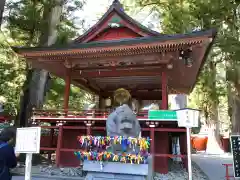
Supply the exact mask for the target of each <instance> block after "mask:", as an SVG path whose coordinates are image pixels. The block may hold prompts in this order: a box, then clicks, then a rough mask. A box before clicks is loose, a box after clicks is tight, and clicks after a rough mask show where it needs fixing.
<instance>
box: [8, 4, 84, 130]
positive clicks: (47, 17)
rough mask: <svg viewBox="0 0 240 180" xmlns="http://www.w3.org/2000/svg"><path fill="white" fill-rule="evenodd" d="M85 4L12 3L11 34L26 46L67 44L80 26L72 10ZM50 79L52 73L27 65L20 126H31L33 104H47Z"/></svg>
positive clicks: (9, 21)
mask: <svg viewBox="0 0 240 180" xmlns="http://www.w3.org/2000/svg"><path fill="white" fill-rule="evenodd" d="M19 4H21V5H19ZM82 5H83V3H82V2H80V1H73V2H71V3H68V2H67V1H65V0H51V1H49V0H48V1H46V0H40V1H30V0H19V1H18V2H10V3H9V4H8V6H7V7H8V10H9V14H8V17H7V19H8V28H9V30H10V32H11V36H12V37H13V38H14V37H17V38H16V39H18V42H19V43H20V44H23V45H28V46H36V45H41V46H49V45H51V44H54V43H66V41H67V40H68V39H69V38H71V37H73V36H74V35H75V33H74V31H73V30H72V29H76V28H75V26H74V25H73V23H72V22H71V21H72V19H73V18H74V17H71V13H72V12H73V11H76V10H77V9H79V8H82ZM62 10H63V12H62ZM71 18H72V19H71ZM59 32H60V33H59ZM49 80H50V77H49V73H48V72H46V71H44V70H39V69H31V67H30V66H29V65H27V78H26V81H25V83H24V86H23V94H22V97H21V106H20V113H19V116H18V117H19V119H20V126H26V125H27V123H28V119H29V117H30V115H31V110H32V107H36V108H41V107H42V106H43V104H44V99H45V95H46V91H47V89H48V82H49Z"/></svg>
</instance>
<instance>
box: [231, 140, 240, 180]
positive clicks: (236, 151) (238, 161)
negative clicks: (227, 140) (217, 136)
mask: <svg viewBox="0 0 240 180" xmlns="http://www.w3.org/2000/svg"><path fill="white" fill-rule="evenodd" d="M231 147H232V154H233V172H234V177H235V178H240V135H232V136H231Z"/></svg>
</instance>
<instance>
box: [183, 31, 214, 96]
mask: <svg viewBox="0 0 240 180" xmlns="http://www.w3.org/2000/svg"><path fill="white" fill-rule="evenodd" d="M216 36H217V29H212V41H211V42H210V43H209V44H208V46H207V49H206V51H205V53H204V56H203V58H202V59H201V64H200V67H199V69H198V72H197V75H196V79H195V82H194V83H193V84H192V86H191V87H190V88H189V91H188V93H186V94H190V93H191V92H192V91H193V89H194V87H195V85H196V83H197V81H198V78H199V76H200V73H201V70H202V68H203V66H204V64H205V62H206V60H207V57H208V54H209V52H210V51H211V49H212V46H213V44H214V42H215V40H216Z"/></svg>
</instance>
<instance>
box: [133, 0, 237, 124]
mask: <svg viewBox="0 0 240 180" xmlns="http://www.w3.org/2000/svg"><path fill="white" fill-rule="evenodd" d="M135 6H136V7H139V6H140V7H142V8H143V7H144V8H145V7H148V8H150V9H151V10H152V11H154V12H157V13H158V16H159V21H158V22H156V23H159V26H160V29H161V31H162V33H164V34H175V33H188V32H191V31H194V30H198V29H209V28H218V30H219V35H218V37H217V40H216V43H215V46H214V48H213V51H212V52H211V53H210V55H209V56H208V59H207V61H206V63H205V66H204V67H203V69H202V72H201V75H200V77H199V79H198V82H197V85H196V86H195V89H194V91H193V92H192V94H191V96H190V98H189V99H190V106H192V107H195V108H199V109H202V110H203V112H204V114H205V117H206V118H207V119H208V118H210V119H211V121H216V116H215V117H214V114H215V113H216V112H217V109H216V108H217V107H218V106H219V102H220V100H219V98H221V97H225V98H226V82H225V81H224V80H225V79H224V78H223V76H224V75H225V64H224V53H222V51H223V50H222V47H225V46H226V48H228V49H229V50H232V51H234V52H235V50H236V49H231V48H232V47H230V46H229V44H227V45H226V44H225V45H224V43H226V38H225V37H224V36H225V35H224V34H223V33H226V30H225V29H224V28H225V26H224V25H225V22H226V21H231V22H233V19H234V18H233V13H232V9H233V8H234V7H235V6H236V4H235V3H234V2H233V1H224V0H161V1H159V0H135ZM228 34H230V32H228ZM223 39H224V41H223ZM231 39H234V40H236V37H234V36H232V38H231ZM232 41H233V40H232ZM235 44H236V41H235ZM234 48H239V46H238V47H237V46H235V47H234ZM222 66H223V67H224V68H223V72H222V68H220V67H222ZM220 71H221V72H220ZM219 74H221V75H220V76H219ZM222 74H224V75H223V76H222ZM235 74H236V73H235V72H234V75H235ZM223 79H224V80H223ZM221 102H222V101H221Z"/></svg>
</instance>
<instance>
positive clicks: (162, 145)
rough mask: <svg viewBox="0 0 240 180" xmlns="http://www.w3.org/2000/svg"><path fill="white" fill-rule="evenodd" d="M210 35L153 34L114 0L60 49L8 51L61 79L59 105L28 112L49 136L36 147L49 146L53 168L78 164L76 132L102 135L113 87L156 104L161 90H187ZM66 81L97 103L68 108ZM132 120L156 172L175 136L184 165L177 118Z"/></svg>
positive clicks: (164, 93) (164, 168) (142, 115)
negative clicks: (147, 138)
mask: <svg viewBox="0 0 240 180" xmlns="http://www.w3.org/2000/svg"><path fill="white" fill-rule="evenodd" d="M215 34H216V32H215V31H214V30H206V31H197V32H192V33H189V34H178V35H165V34H160V33H158V32H155V31H152V30H150V29H148V28H146V27H144V26H142V25H141V24H140V23H138V22H136V21H135V20H133V19H132V18H131V17H129V16H128V15H127V14H126V13H125V12H124V10H123V8H122V6H121V4H120V3H119V2H118V1H116V0H115V1H114V2H113V4H112V5H111V6H110V8H109V10H108V11H107V12H106V13H105V14H104V15H103V17H102V18H101V19H100V20H99V22H97V23H96V24H95V25H94V26H93V27H92V28H90V29H89V30H88V31H87V32H86V33H84V34H83V35H82V36H80V37H78V38H77V39H75V40H74V41H72V42H70V43H68V44H66V45H65V46H61V47H58V46H56V45H53V46H50V47H35V48H14V50H15V51H16V52H17V53H18V54H20V55H21V56H23V57H25V58H26V59H27V61H28V62H29V63H31V64H32V66H33V67H35V68H42V69H45V70H47V71H49V72H50V73H52V74H54V75H56V76H58V77H61V78H64V79H65V83H66V88H65V95H64V105H63V110H62V111H50V110H49V111H43V110H37V111H35V114H34V116H33V120H34V121H35V122H50V123H51V124H52V126H51V127H45V128H50V129H51V132H52V133H51V136H50V137H51V138H50V140H49V143H47V144H46V143H44V144H42V147H41V150H42V151H49V152H53V151H56V164H57V165H58V166H78V165H79V162H78V160H77V158H76V157H74V155H73V152H74V151H76V150H78V149H79V145H78V143H77V141H76V139H77V136H78V135H80V134H93V135H105V120H106V117H107V115H108V111H106V110H105V107H104V103H103V102H104V99H106V98H109V97H111V96H112V94H113V91H114V90H116V89H117V88H126V89H128V90H129V91H130V92H131V95H132V97H133V98H135V99H137V100H138V101H139V102H142V101H143V100H161V109H164V110H166V109H168V94H170V93H174V94H176V93H185V94H188V93H190V92H191V90H192V88H193V87H194V85H195V82H196V79H197V77H198V74H199V72H200V69H201V67H202V65H203V63H204V60H205V59H206V56H207V54H208V51H209V50H210V48H211V45H212V42H213V39H214V37H215ZM71 83H72V84H74V85H77V86H79V87H81V88H83V89H85V90H87V91H89V92H92V93H94V94H96V95H97V96H98V97H99V103H98V108H97V109H95V110H92V111H88V112H86V111H79V110H76V111H70V110H68V101H69V90H70V84H71ZM90 116H91V117H90ZM138 118H139V120H140V124H141V127H142V136H150V137H151V139H152V142H151V148H150V151H151V153H152V154H153V155H154V168H155V170H156V171H158V172H162V173H167V172H168V158H170V157H172V155H171V154H172V152H171V136H179V137H180V146H181V154H182V155H181V156H182V157H183V158H184V162H185V163H186V158H185V157H186V156H185V154H186V152H187V151H186V140H185V139H186V133H185V129H184V128H178V127H177V122H169V121H157V122H154V121H151V122H149V120H148V118H147V112H146V111H140V112H139V113H138ZM53 129H59V133H58V136H57V137H56V136H54V137H53Z"/></svg>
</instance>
